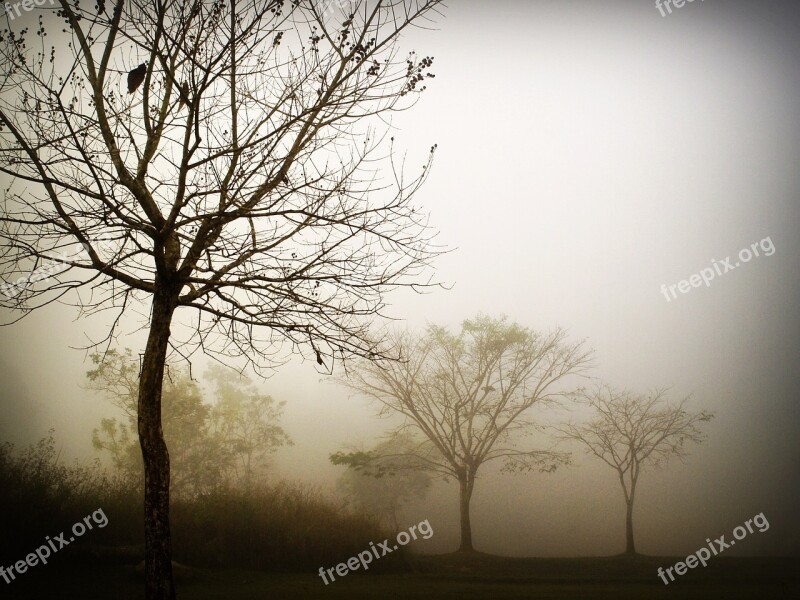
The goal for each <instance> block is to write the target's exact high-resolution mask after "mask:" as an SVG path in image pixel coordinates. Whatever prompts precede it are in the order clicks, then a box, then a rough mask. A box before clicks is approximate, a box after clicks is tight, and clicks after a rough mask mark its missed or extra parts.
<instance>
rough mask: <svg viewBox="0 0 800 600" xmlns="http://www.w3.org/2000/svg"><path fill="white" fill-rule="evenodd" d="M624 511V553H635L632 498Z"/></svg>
mask: <svg viewBox="0 0 800 600" xmlns="http://www.w3.org/2000/svg"><path fill="white" fill-rule="evenodd" d="M626 504H627V507H626V511H625V554H636V546H634V544H633V498H631V499H630V500H629V501H628V502H627V503H626Z"/></svg>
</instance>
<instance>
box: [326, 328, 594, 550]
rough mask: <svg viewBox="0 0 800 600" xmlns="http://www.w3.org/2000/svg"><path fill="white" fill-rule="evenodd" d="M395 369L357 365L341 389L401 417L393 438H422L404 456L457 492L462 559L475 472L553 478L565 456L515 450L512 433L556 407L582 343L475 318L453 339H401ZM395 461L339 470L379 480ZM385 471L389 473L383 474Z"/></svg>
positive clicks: (366, 461)
mask: <svg viewBox="0 0 800 600" xmlns="http://www.w3.org/2000/svg"><path fill="white" fill-rule="evenodd" d="M394 343H395V349H396V351H398V352H399V354H400V356H401V360H400V361H392V362H390V361H373V362H369V361H361V362H359V363H357V364H356V365H355V366H354V368H352V369H351V370H350V376H349V377H348V378H347V379H345V380H344V381H345V382H346V383H347V384H348V385H349V386H350V387H351V388H353V389H354V390H356V391H358V392H360V393H362V394H364V395H365V396H367V397H369V398H372V399H375V400H377V401H379V402H380V403H381V404H382V405H383V408H382V413H383V414H385V415H391V414H399V415H402V417H404V421H403V423H402V424H401V425H400V426H399V427H398V428H397V429H396V434H398V435H399V434H402V433H404V432H407V431H410V432H411V433H414V432H419V433H421V434H422V436H423V438H424V440H425V442H424V443H421V444H419V445H418V447H417V448H415V449H413V450H412V451H411V452H410V453H409V454H410V455H413V456H414V457H415V458H416V459H417V460H418V461H419V462H420V464H421V465H424V466H426V467H427V468H429V469H430V470H432V471H433V472H437V473H440V474H441V475H443V476H445V477H453V478H454V479H455V480H456V481H458V486H459V511H460V524H461V542H460V545H459V550H460V551H461V552H472V551H473V549H474V548H473V544H472V525H471V521H470V500H471V498H472V492H473V490H474V486H475V480H476V478H477V475H478V470H479V469H480V467H481V466H482V465H484V464H486V463H487V462H490V461H493V460H502V461H504V469H505V470H507V471H529V470H532V469H538V470H541V471H552V470H553V469H555V468H556V467H557V466H558V465H559V464H561V463H564V462H566V461H567V460H568V456H567V455H565V454H563V453H559V452H555V451H552V450H549V449H531V448H519V447H517V443H516V442H517V441H518V440H515V437H517V436H516V435H515V434H520V435H524V434H530V433H533V432H534V431H535V430H536V429H539V428H541V426H542V425H541V423H538V424H537V422H536V421H534V420H533V418H532V414H531V409H534V408H544V407H547V406H552V405H553V404H556V403H558V402H559V401H560V400H561V399H563V398H564V396H565V395H566V394H568V393H570V392H569V390H568V389H567V388H566V387H565V386H563V385H561V386H559V384H563V383H565V382H564V380H565V378H567V377H568V376H569V375H577V374H580V373H581V372H582V371H583V370H584V368H585V367H586V366H588V362H589V352H588V351H587V350H586V349H585V348H584V346H583V343H582V342H578V343H568V342H567V341H566V334H565V332H564V331H563V330H561V329H557V330H555V331H553V332H551V333H546V334H545V333H537V332H534V331H531V330H529V329H527V328H524V327H521V326H519V325H517V324H516V323H508V322H507V321H506V320H505V319H493V318H490V317H485V316H478V317H477V318H475V319H471V320H466V321H464V323H463V325H462V328H461V331H460V332H459V333H457V334H453V333H451V332H449V331H448V330H447V329H445V328H442V327H436V326H433V327H430V328H429V330H428V333H427V335H425V336H422V337H419V338H418V337H415V336H413V335H411V334H400V335H398V336H397V337H396V338H395V340H394ZM395 456H396V455H385V456H384V455H379V454H374V453H364V452H354V453H350V454H349V455H347V454H343V453H339V454H337V455H334V457H333V459H334V461H335V462H338V463H340V464H341V463H344V464H349V465H350V466H352V467H354V468H357V469H363V470H367V471H370V470H372V471H376V470H377V472H378V473H380V470H381V468H382V466H383V465H382V463H383V462H386V461H390V460H391V459H393V458H395ZM387 468H391V466H389V467H387Z"/></svg>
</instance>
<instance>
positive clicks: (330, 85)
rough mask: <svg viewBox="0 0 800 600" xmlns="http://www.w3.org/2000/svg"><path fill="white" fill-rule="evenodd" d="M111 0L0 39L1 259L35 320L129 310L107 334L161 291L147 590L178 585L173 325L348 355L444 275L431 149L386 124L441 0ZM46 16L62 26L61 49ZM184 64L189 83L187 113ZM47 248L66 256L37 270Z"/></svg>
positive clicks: (258, 354)
mask: <svg viewBox="0 0 800 600" xmlns="http://www.w3.org/2000/svg"><path fill="white" fill-rule="evenodd" d="M111 5H112V3H109V6H108V7H107V8H106V7H103V8H104V9H105V10H100V11H98V10H96V9H95V8H94V7H91V6H87V7H81V6H78V5H77V4H75V3H72V2H68V1H67V0H60V5H59V8H58V11H57V13H56V12H55V11H48V10H46V9H42V17H41V24H40V26H39V27H38V28H37V29H35V30H31V29H28V28H24V27H21V26H20V28H19V29H14V25H12V24H9V26H8V27H9V28H10V30H9V31H5V32H4V33H3V35H2V40H0V52H1V53H2V59H3V67H2V72H0V92H2V94H0V126H1V127H2V131H0V171H2V172H3V173H5V174H7V175H10V176H12V177H13V178H14V179H13V183H12V184H11V186H10V187H9V188H8V189H7V190H6V193H5V198H4V203H5V204H4V209H5V210H4V214H3V216H2V218H0V240H1V242H2V244H3V253H2V258H0V273H1V274H2V276H3V279H4V280H6V281H8V280H9V278H11V277H15V276H16V277H18V276H19V275H22V276H23V277H22V279H25V277H29V279H26V280H25V281H27V282H29V283H30V285H25V286H21V287H22V289H21V290H20V292H19V293H18V294H15V295H13V296H12V297H11V298H5V299H3V298H0V302H1V303H2V304H3V305H4V306H8V307H11V308H13V309H16V310H17V311H19V313H18V314H19V315H20V316H19V318H22V317H23V316H25V315H26V314H28V313H29V312H30V311H32V310H35V309H36V308H39V307H41V306H44V305H47V304H48V303H50V302H54V301H58V300H61V301H64V302H70V303H73V304H76V305H77V306H78V307H79V308H80V311H81V314H82V315H92V314H96V313H98V312H104V311H109V310H111V309H114V310H116V311H118V314H117V316H116V317H115V318H114V319H113V321H112V325H111V327H110V328H109V330H108V336H107V338H106V339H105V340H94V341H95V342H97V343H98V344H101V343H104V342H110V341H111V339H112V338H113V336H114V335H115V332H116V330H117V324H118V323H119V320H120V319H121V318H122V312H123V311H125V310H126V309H129V308H130V307H133V306H135V305H137V304H142V303H143V304H144V305H146V306H149V315H148V316H147V318H146V322H145V323H144V324H143V327H145V328H146V329H147V331H148V338H147V343H146V347H145V348H144V353H143V354H144V355H143V360H142V368H141V377H140V380H139V397H138V414H137V418H138V435H139V442H140V446H141V451H142V457H143V461H144V466H145V491H144V495H145V515H144V517H145V546H146V560H145V575H146V597H147V598H148V600H154V599H156V598H158V599H171V598H174V596H175V592H174V586H173V581H172V571H171V560H170V556H171V542H170V528H169V480H170V471H169V454H168V452H167V447H166V444H165V442H164V438H163V434H162V428H161V388H162V381H163V376H164V364H165V360H166V358H167V355H168V351H169V349H170V348H171V347H174V346H173V345H172V340H173V338H174V339H175V340H176V342H177V343H179V344H180V345H181V347H182V350H183V353H184V354H186V355H187V356H188V355H190V354H191V353H192V352H195V351H198V350H201V351H204V352H206V353H210V354H213V355H214V356H215V357H217V358H220V359H221V360H236V359H238V358H240V357H244V359H245V360H246V361H247V362H248V364H250V365H252V366H253V367H254V368H255V369H256V370H261V369H264V368H273V367H274V366H275V365H276V364H278V363H279V361H280V360H282V359H283V358H284V357H285V354H286V353H285V352H283V353H282V351H283V350H286V349H288V350H291V351H295V352H302V353H305V354H306V355H309V353H310V356H311V357H316V358H317V362H320V363H323V362H324V364H325V365H326V366H327V368H329V369H332V368H333V364H334V356H335V357H337V358H339V359H340V360H341V359H346V358H348V357H351V356H370V355H378V354H379V351H378V350H377V348H378V341H379V340H376V339H373V336H372V335H370V333H369V332H370V328H371V323H372V321H373V320H374V319H375V318H376V317H377V315H379V314H380V311H381V310H382V309H383V308H384V303H385V300H384V296H385V294H386V292H388V291H389V290H391V289H394V288H396V287H397V286H403V285H405V286H430V285H433V282H432V281H431V279H430V275H429V274H428V268H429V266H430V261H431V259H432V258H433V257H435V256H436V255H437V254H438V253H439V251H440V249H439V248H437V247H436V246H435V245H434V243H433V237H434V235H435V233H434V232H433V231H432V230H431V229H430V228H429V226H428V223H427V219H426V216H425V214H424V213H423V212H422V211H421V210H420V209H419V208H418V207H417V206H415V203H414V202H415V201H414V197H415V193H416V192H417V191H418V190H419V188H420V186H421V185H422V184H423V182H424V181H425V179H426V177H427V173H428V172H429V171H430V165H431V163H432V160H433V148H432V149H431V152H430V154H429V155H428V158H427V161H426V163H425V165H424V166H422V168H421V169H420V170H419V171H417V172H416V173H415V174H408V173H407V172H406V171H405V169H404V168H402V165H398V164H397V163H396V161H394V160H393V158H392V156H393V149H394V143H393V140H389V139H387V134H386V133H385V129H383V128H384V127H385V123H386V118H387V117H388V113H391V112H392V111H395V110H400V109H403V108H408V107H410V106H411V105H413V99H414V98H415V94H416V93H418V92H420V91H422V90H423V89H424V85H420V84H421V83H422V82H424V81H425V80H426V79H428V78H429V77H432V74H431V73H430V64H431V60H432V59H431V58H430V57H418V56H417V55H416V54H415V53H413V52H412V53H410V54H407V55H402V56H401V54H400V50H399V48H398V38H399V36H400V34H401V33H402V32H403V31H405V30H407V29H408V28H410V27H412V26H413V25H415V24H416V25H426V24H427V23H428V22H429V20H430V19H431V18H433V17H435V16H436V15H437V13H438V9H439V5H440V2H439V0H406V1H400V0H393V1H388V0H387V1H378V0H375V1H369V0H364V1H357V2H352V3H348V5H347V12H344V11H343V10H338V11H334V13H335V14H327V15H326V18H325V19H324V20H323V19H322V17H321V15H320V14H319V12H318V5H317V3H316V2H314V1H310V0H305V1H300V0H298V1H293V2H282V1H277V0H234V1H233V2H221V1H215V2H202V1H200V0H189V1H188V2H182V1H181V2H178V1H166V2H165V1H162V0H154V1H147V0H132V1H129V2H125V1H124V0H117V1H116V2H114V3H113V10H112V9H111ZM64 23H66V26H65V25H64ZM48 29H49V30H51V31H53V30H55V31H56V32H59V31H61V30H62V29H64V33H63V39H61V40H59V41H58V42H57V43H58V51H57V50H56V40H55V39H54V38H55V37H56V36H53V37H45V35H46V33H47V30H48ZM57 35H61V34H57ZM50 40H53V43H52V45H50V46H48V45H47V44H48V43H50ZM136 63H144V64H146V65H149V67H146V69H145V76H144V81H143V82H142V84H140V85H142V88H141V89H142V93H141V94H126V93H125V88H123V87H122V86H123V84H125V83H126V81H125V75H126V74H127V72H128V70H129V66H130V65H131V64H136ZM183 81H185V82H188V83H189V86H190V89H191V91H192V95H191V98H189V103H188V106H187V110H182V111H173V110H171V108H172V107H173V105H174V104H175V102H176V101H179V100H180V97H181V93H180V88H181V84H180V83H179V82H183ZM133 83H135V81H134V82H133ZM420 162H422V161H420ZM381 164H383V165H384V166H385V167H386V169H385V170H381V169H380V168H379V167H380V165H381ZM384 172H385V173H387V175H381V173H384ZM45 263H46V264H48V265H56V266H57V267H58V268H56V269H52V270H51V271H49V272H48V273H49V274H48V276H47V277H46V278H39V277H31V276H30V273H31V272H35V271H37V270H38V269H40V268H41V267H42V265H43V264H45ZM18 287H19V286H18ZM173 329H174V330H175V331H174V332H173ZM323 354H324V355H325V356H326V357H327V360H325V361H323V358H322V357H323Z"/></svg>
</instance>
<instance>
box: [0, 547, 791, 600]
mask: <svg viewBox="0 0 800 600" xmlns="http://www.w3.org/2000/svg"><path fill="white" fill-rule="evenodd" d="M64 558H66V557H64ZM678 560H679V558H676V557H645V556H639V557H634V558H626V557H608V558H505V557H499V556H491V555H486V554H479V553H476V554H475V555H469V556H464V555H458V554H447V555H439V556H425V557H422V556H417V557H414V558H413V559H412V560H411V570H409V571H408V572H406V573H401V574H397V573H386V574H374V573H372V572H367V573H365V572H363V571H356V572H354V573H350V574H348V575H347V576H346V577H343V578H337V581H335V582H333V583H331V584H330V585H327V586H326V585H324V584H323V583H322V580H321V579H320V578H319V576H317V574H316V573H290V574H276V573H263V572H254V571H244V570H192V571H191V572H190V573H189V574H187V575H185V576H183V578H182V580H181V579H179V580H178V592H179V598H180V599H181V600H223V599H224V600H256V599H258V600H263V599H264V598H281V599H283V598H288V599H294V598H298V599H299V598H302V599H306V598H310V599H314V598H320V599H323V598H324V599H327V600H340V599H341V600H344V599H352V598H356V599H359V598H363V599H365V600H370V599H375V600H377V599H379V598H381V599H382V598H404V599H406V598H407V599H411V600H416V599H419V600H423V599H424V600H451V599H452V600H456V599H476V600H477V599H486V598H491V599H512V598H519V599H522V598H525V599H529V598H541V599H551V598H552V599H559V600H572V599H576V600H577V599H601V598H602V599H605V598H608V599H609V600H611V599H614V600H628V599H630V600H634V599H635V600H641V599H651V598H652V599H655V600H658V599H661V598H664V599H667V598H668V599H670V600H695V599H697V600H700V599H703V600H706V599H708V598H726V599H734V600H739V599H742V600H744V599H754V600H755V599H758V600H761V599H763V598H769V599H770V600H772V599H780V598H787V599H790V598H792V599H793V598H797V597H798V596H799V595H798V592H800V569H798V567H799V566H800V559H795V558H738V557H715V558H714V559H713V560H712V561H710V562H709V564H708V566H707V567H706V568H704V569H703V568H700V567H698V568H695V569H693V570H691V571H689V572H688V573H687V574H686V575H684V576H683V577H680V578H679V579H678V580H677V581H676V582H674V583H671V584H670V585H669V586H665V585H664V584H663V582H662V581H661V580H660V579H659V578H658V577H657V575H656V569H657V568H658V567H659V566H662V567H664V566H670V565H672V564H674V563H675V562H677V561H678ZM320 566H322V565H320ZM325 566H326V567H329V566H332V565H325ZM142 588H143V584H142V579H141V575H140V574H138V573H137V572H136V571H135V569H134V568H133V567H132V566H130V565H99V564H97V563H92V562H71V561H70V560H59V561H58V562H54V563H51V564H50V565H47V566H45V567H42V566H38V567H36V568H34V569H33V570H31V571H30V572H29V573H26V574H25V575H23V576H22V577H21V578H20V579H19V580H18V581H15V582H13V583H12V584H10V585H7V584H5V582H3V581H2V580H0V589H2V593H0V596H1V597H3V598H13V599H19V600H22V599H25V600H32V599H39V598H41V599H47V600H50V599H51V598H82V599H85V600H93V599H95V598H97V599H103V600H111V599H118V600H139V599H141V598H143V593H142Z"/></svg>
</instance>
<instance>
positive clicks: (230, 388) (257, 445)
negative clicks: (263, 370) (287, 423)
mask: <svg viewBox="0 0 800 600" xmlns="http://www.w3.org/2000/svg"><path fill="white" fill-rule="evenodd" d="M206 379H208V380H210V381H211V382H212V383H213V384H214V399H215V401H214V404H213V405H212V407H211V413H210V429H211V431H212V432H213V434H214V435H215V437H217V438H218V439H219V440H220V443H221V445H222V446H223V447H224V448H225V449H226V451H227V453H228V454H229V455H231V456H232V457H233V458H234V460H233V464H232V471H233V472H234V477H235V479H236V482H237V483H238V484H239V485H242V486H244V487H245V488H249V487H250V486H251V485H252V484H253V483H254V482H255V481H257V480H258V479H260V478H261V477H262V476H263V474H264V469H265V467H266V466H267V458H268V456H269V455H271V454H272V453H274V452H275V451H276V450H277V449H278V448H280V447H281V446H287V445H288V446H290V445H291V444H292V441H291V439H289V436H288V435H287V434H286V432H285V431H284V430H283V428H282V427H281V426H280V425H278V422H279V421H280V418H281V416H282V414H283V407H284V405H285V404H286V402H276V401H275V400H274V399H273V398H272V396H266V395H264V394H260V393H259V392H258V390H257V389H256V388H255V386H254V385H253V384H252V383H251V382H250V380H249V379H247V378H246V377H244V376H242V375H240V374H239V373H237V372H236V371H234V370H232V369H226V368H224V367H222V366H220V365H215V366H213V367H211V368H210V369H209V371H208V373H207V374H206Z"/></svg>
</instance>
